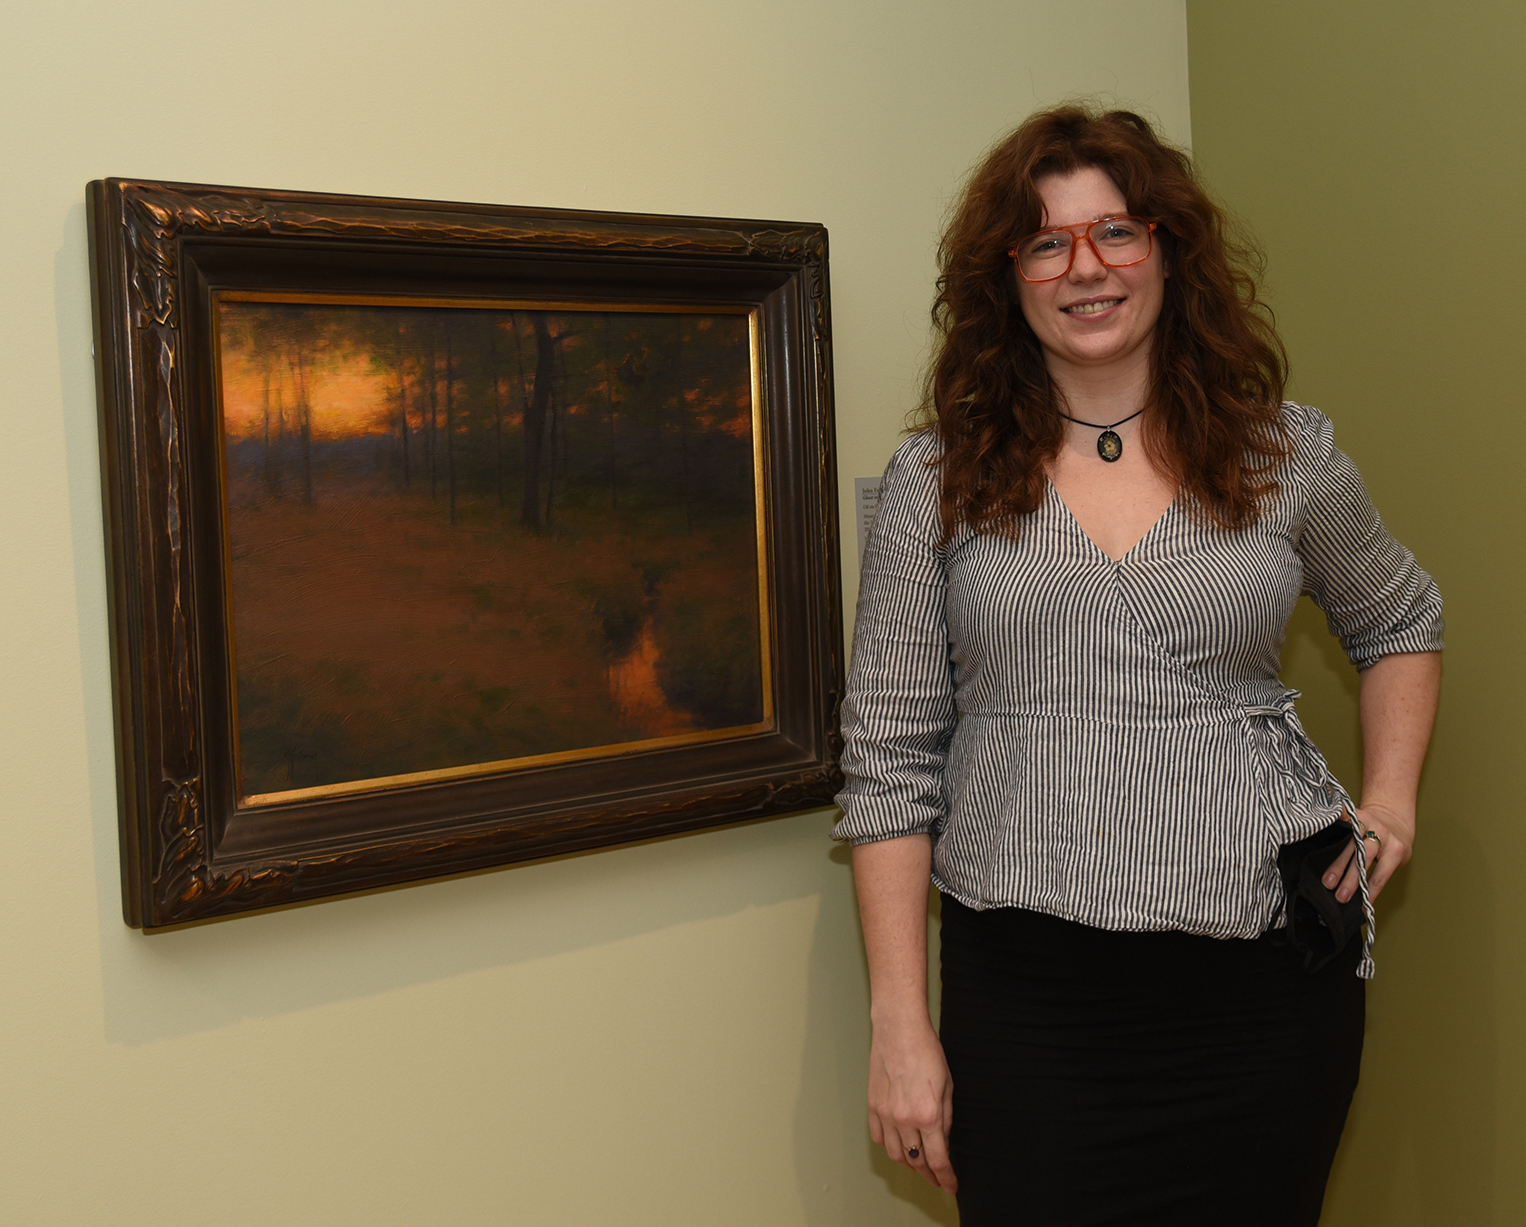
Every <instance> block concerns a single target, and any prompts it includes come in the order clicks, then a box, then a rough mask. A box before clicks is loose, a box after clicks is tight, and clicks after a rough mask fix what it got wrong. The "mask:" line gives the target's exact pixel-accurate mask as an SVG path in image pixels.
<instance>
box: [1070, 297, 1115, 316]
mask: <svg viewBox="0 0 1526 1227" xmlns="http://www.w3.org/2000/svg"><path fill="white" fill-rule="evenodd" d="M1122 301H1123V299H1121V298H1104V299H1102V300H1101V301H1100V302H1079V303H1077V304H1076V305H1075V306H1073V307H1064V308H1062V310H1063V311H1064V312H1065V314H1066V315H1096V314H1097V313H1098V312H1099V311H1106V310H1107V309H1108V308H1109V307H1116V306H1117V305H1118V304H1119V303H1121V302H1122Z"/></svg>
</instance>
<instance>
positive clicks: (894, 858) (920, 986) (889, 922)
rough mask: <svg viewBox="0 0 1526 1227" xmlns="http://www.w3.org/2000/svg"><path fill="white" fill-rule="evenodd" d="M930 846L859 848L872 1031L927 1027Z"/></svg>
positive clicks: (927, 842)
mask: <svg viewBox="0 0 1526 1227" xmlns="http://www.w3.org/2000/svg"><path fill="white" fill-rule="evenodd" d="M931 871H932V840H931V839H929V838H928V836H926V835H903V836H901V837H899V838H897V839H882V840H878V841H876V842H874V843H867V844H858V845H857V846H856V847H855V848H854V849H853V883H854V886H855V887H856V888H857V890H858V910H859V916H860V918H861V919H862V921H863V926H864V949H865V952H866V953H867V955H868V959H869V1001H870V1018H871V1020H872V1021H873V1022H874V1024H875V1026H877V1027H879V1026H886V1025H894V1024H897V1023H905V1022H918V1023H921V1022H927V1021H929V1020H928V1013H927V886H928V881H929V878H930V875H931Z"/></svg>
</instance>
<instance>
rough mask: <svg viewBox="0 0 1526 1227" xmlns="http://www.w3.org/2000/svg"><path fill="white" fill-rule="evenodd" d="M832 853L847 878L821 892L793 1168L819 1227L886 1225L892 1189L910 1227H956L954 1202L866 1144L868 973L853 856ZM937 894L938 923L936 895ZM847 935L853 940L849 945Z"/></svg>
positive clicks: (838, 848) (836, 849) (842, 849)
mask: <svg viewBox="0 0 1526 1227" xmlns="http://www.w3.org/2000/svg"><path fill="white" fill-rule="evenodd" d="M828 855H829V856H830V859H831V862H832V865H833V869H832V873H834V874H839V875H841V881H840V882H836V883H833V884H831V885H830V886H829V887H828V888H826V889H824V890H823V891H822V892H821V909H820V911H819V912H818V914H817V920H816V938H815V941H814V942H813V944H812V948H811V963H810V985H809V992H808V996H807V1001H808V1006H807V1009H808V1013H807V1017H806V1038H805V1052H804V1063H803V1065H802V1068H801V1071H800V1088H801V1090H800V1100H799V1103H798V1105H797V1107H796V1109H795V1172H796V1178H797V1180H798V1182H799V1190H800V1204H801V1206H802V1208H803V1210H804V1215H805V1221H806V1222H807V1223H809V1224H811V1225H812V1227H885V1224H886V1221H887V1220H886V1218H885V1204H886V1203H885V1193H886V1192H887V1191H888V1192H889V1193H890V1195H891V1196H892V1197H893V1198H894V1199H895V1202H894V1203H893V1204H894V1205H895V1207H896V1209H897V1210H899V1213H898V1214H897V1215H896V1217H895V1218H894V1220H892V1221H894V1222H896V1223H903V1224H906V1225H907V1227H923V1225H926V1224H938V1225H940V1227H955V1225H956V1224H957V1223H958V1222H959V1212H958V1209H957V1207H956V1206H955V1204H954V1199H953V1198H952V1197H949V1196H947V1195H946V1194H944V1193H943V1192H942V1191H941V1190H938V1189H934V1188H933V1187H932V1186H931V1185H929V1184H927V1182H926V1181H924V1180H923V1179H922V1178H921V1177H920V1176H916V1175H913V1174H912V1173H911V1172H909V1171H907V1170H906V1169H905V1168H904V1167H901V1166H900V1165H899V1164H896V1163H892V1162H891V1161H890V1159H889V1158H888V1157H887V1156H886V1154H885V1152H884V1150H883V1149H882V1148H881V1147H879V1146H876V1145H874V1143H873V1142H871V1141H870V1140H869V1122H868V1116H867V1114H866V1111H865V1106H864V1104H865V1094H866V1088H867V1083H868V1074H869V1067H868V1058H869V970H868V965H867V964H866V962H865V959H864V946H863V939H862V934H861V932H860V930H859V927H858V905H857V900H856V897H855V895H854V893H853V888H852V883H851V874H852V867H851V866H852V860H851V854H850V852H849V850H848V848H847V847H846V846H844V845H841V844H838V845H834V846H833V848H832V850H831V852H830V853H829V854H828ZM933 898H934V902H933V905H932V919H933V920H934V922H936V895H934V897H933ZM849 933H851V934H853V935H854V937H855V939H856V940H851V941H845V940H844V935H845V934H849ZM934 948H935V949H936V936H935V937H934ZM845 980H847V981H851V982H853V983H857V984H858V985H860V986H861V987H860V991H859V992H858V993H857V994H853V995H847V994H844V993H843V992H842V984H843V983H844V981H845ZM935 984H936V982H935ZM935 992H936V988H935ZM934 1010H935V1011H936V1003H935V1005H934ZM822 1103H832V1104H834V1105H836V1110H835V1111H833V1112H831V1113H822V1112H821V1111H820V1105H821V1104H822ZM866 1157H867V1159H868V1162H867V1163H866V1162H865V1161H864V1160H865V1158H866Z"/></svg>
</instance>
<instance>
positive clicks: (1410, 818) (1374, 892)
mask: <svg viewBox="0 0 1526 1227" xmlns="http://www.w3.org/2000/svg"><path fill="white" fill-rule="evenodd" d="M1356 820H1357V824H1358V825H1359V826H1360V827H1361V828H1362V830H1363V832H1371V835H1369V836H1368V837H1367V838H1366V839H1364V840H1363V848H1364V850H1365V852H1366V853H1367V893H1368V895H1369V896H1370V897H1371V898H1373V899H1376V898H1377V897H1378V895H1379V893H1380V892H1381V891H1382V889H1383V887H1384V886H1386V885H1387V884H1388V879H1389V878H1391V877H1393V876H1394V872H1395V871H1396V870H1397V869H1398V868H1399V866H1401V865H1403V864H1404V862H1405V861H1407V860H1409V858H1410V854H1411V853H1412V852H1413V851H1414V848H1415V815H1414V813H1413V812H1411V813H1408V814H1404V813H1400V812H1399V811H1398V810H1396V809H1394V808H1393V807H1392V806H1388V805H1382V804H1373V805H1367V806H1359V807H1358V808H1357V811H1356ZM1324 881H1325V885H1326V886H1328V887H1329V888H1330V889H1331V890H1333V891H1335V897H1336V898H1337V899H1339V900H1340V901H1341V902H1342V903H1345V902H1346V901H1347V900H1348V899H1350V898H1351V897H1352V896H1353V895H1355V894H1356V892H1357V888H1358V885H1359V883H1358V881H1357V867H1356V845H1355V842H1353V843H1351V844H1348V845H1347V846H1346V847H1345V848H1343V849H1341V852H1340V855H1338V856H1337V857H1336V858H1335V859H1334V860H1333V861H1331V862H1330V868H1329V869H1327V870H1326V871H1325V878H1324ZM1337 883H1338V884H1339V885H1337Z"/></svg>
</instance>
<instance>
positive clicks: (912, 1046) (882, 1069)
mask: <svg viewBox="0 0 1526 1227" xmlns="http://www.w3.org/2000/svg"><path fill="white" fill-rule="evenodd" d="M953 1119H954V1080H953V1078H952V1077H951V1076H950V1075H949V1072H948V1062H947V1061H946V1060H945V1059H944V1056H943V1045H942V1044H940V1043H939V1042H938V1036H937V1033H936V1032H934V1031H933V1025H932V1021H931V1019H930V1018H929V1017H928V1015H927V1013H926V1011H925V1010H924V1011H923V1012H922V1016H921V1018H920V1019H916V1018H911V1019H904V1020H894V1021H887V1022H883V1023H881V1022H876V1023H875V1025H874V1036H873V1039H872V1040H871V1042H870V1045H869V1136H870V1137H872V1138H873V1139H874V1140H875V1141H876V1142H877V1143H879V1144H880V1145H881V1146H883V1147H884V1148H885V1153H886V1154H888V1155H889V1156H890V1157H891V1158H892V1159H894V1160H895V1161H896V1162H897V1163H899V1164H900V1165H901V1166H902V1167H909V1168H911V1170H912V1171H914V1172H917V1173H919V1174H920V1175H921V1176H922V1178H923V1179H924V1180H926V1181H927V1182H928V1183H929V1184H931V1185H935V1186H937V1187H939V1188H943V1189H947V1190H948V1191H949V1192H950V1193H953V1192H955V1191H957V1190H958V1187H959V1181H958V1179H957V1178H956V1177H955V1176H954V1169H953V1166H952V1165H951V1164H950V1163H949V1157H948V1133H949V1126H950V1125H951V1124H952V1123H953Z"/></svg>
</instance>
